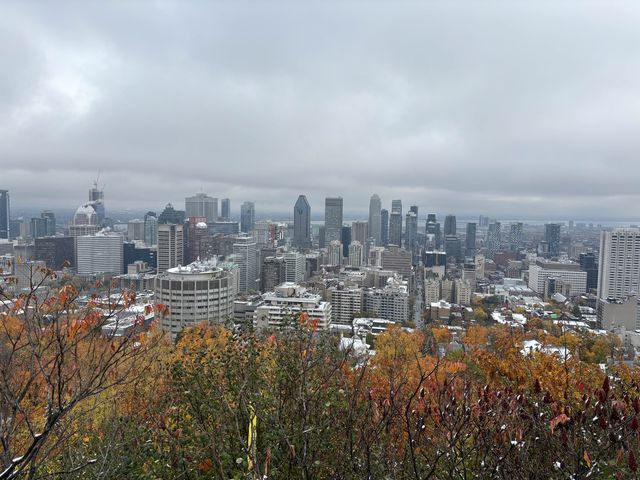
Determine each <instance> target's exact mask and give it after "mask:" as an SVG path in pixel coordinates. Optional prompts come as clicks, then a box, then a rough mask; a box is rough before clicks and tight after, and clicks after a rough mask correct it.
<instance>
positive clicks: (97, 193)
mask: <svg viewBox="0 0 640 480" xmlns="http://www.w3.org/2000/svg"><path fill="white" fill-rule="evenodd" d="M89 203H91V204H93V208H94V209H95V211H96V215H97V223H98V225H104V219H105V218H106V214H105V209H104V190H102V189H100V188H98V179H96V181H95V182H94V183H93V187H91V188H90V189H89Z"/></svg>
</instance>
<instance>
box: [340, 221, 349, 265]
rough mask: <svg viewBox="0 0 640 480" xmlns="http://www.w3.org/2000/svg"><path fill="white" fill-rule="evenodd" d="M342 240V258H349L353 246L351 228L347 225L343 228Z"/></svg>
mask: <svg viewBox="0 0 640 480" xmlns="http://www.w3.org/2000/svg"><path fill="white" fill-rule="evenodd" d="M341 240H342V256H343V257H345V258H346V257H348V256H349V245H351V227H349V226H346V225H345V226H343V227H342V236H341Z"/></svg>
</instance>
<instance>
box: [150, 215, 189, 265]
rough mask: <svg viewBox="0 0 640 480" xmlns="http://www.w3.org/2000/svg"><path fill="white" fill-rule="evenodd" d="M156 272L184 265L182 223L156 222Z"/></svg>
mask: <svg viewBox="0 0 640 480" xmlns="http://www.w3.org/2000/svg"><path fill="white" fill-rule="evenodd" d="M157 258H158V273H161V272H165V271H167V270H168V269H170V268H174V267H177V266H178V265H184V225H183V224H180V225H177V224H174V223H161V224H158V256H157Z"/></svg>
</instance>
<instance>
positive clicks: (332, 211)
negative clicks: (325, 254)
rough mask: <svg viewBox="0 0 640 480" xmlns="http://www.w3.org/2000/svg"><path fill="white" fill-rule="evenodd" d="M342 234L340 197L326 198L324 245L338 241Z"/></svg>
mask: <svg viewBox="0 0 640 480" xmlns="http://www.w3.org/2000/svg"><path fill="white" fill-rule="evenodd" d="M341 234H342V197H327V198H326V199H325V201H324V243H325V245H329V244H330V243H331V242H332V241H334V240H340V235H341Z"/></svg>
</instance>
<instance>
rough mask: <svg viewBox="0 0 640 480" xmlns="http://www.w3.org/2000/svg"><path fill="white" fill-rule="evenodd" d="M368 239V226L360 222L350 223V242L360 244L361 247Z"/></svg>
mask: <svg viewBox="0 0 640 480" xmlns="http://www.w3.org/2000/svg"><path fill="white" fill-rule="evenodd" d="M367 238H369V224H368V223H367V222H363V221H360V220H356V221H355V222H352V223H351V240H352V241H356V242H360V244H361V245H364V243H365V242H366V241H367Z"/></svg>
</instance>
